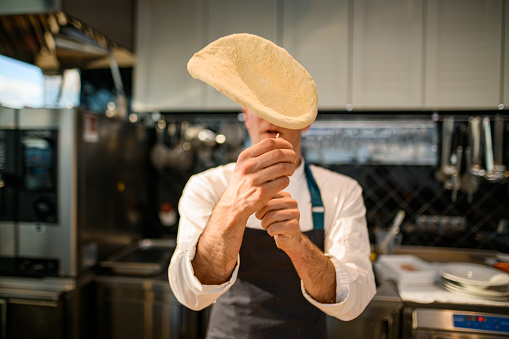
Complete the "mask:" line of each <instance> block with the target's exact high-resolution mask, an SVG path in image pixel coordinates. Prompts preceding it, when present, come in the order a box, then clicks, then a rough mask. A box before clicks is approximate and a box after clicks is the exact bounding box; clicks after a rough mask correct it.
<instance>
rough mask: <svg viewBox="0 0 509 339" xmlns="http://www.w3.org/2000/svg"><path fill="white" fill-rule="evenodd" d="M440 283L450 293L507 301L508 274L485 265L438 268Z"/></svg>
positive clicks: (446, 265)
mask: <svg viewBox="0 0 509 339" xmlns="http://www.w3.org/2000/svg"><path fill="white" fill-rule="evenodd" d="M440 283H441V284H442V286H443V287H444V288H445V289H446V290H448V291H451V292H454V293H462V294H466V295H471V296H476V297H479V298H483V299H489V300H495V301H509V274H508V273H506V272H504V271H501V270H498V269H496V268H492V267H489V266H485V265H479V264H470V263H448V264H443V265H441V266H440Z"/></svg>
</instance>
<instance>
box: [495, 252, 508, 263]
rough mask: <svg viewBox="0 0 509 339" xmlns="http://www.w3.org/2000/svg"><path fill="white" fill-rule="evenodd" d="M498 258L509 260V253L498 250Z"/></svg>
mask: <svg viewBox="0 0 509 339" xmlns="http://www.w3.org/2000/svg"><path fill="white" fill-rule="evenodd" d="M497 259H498V260H500V261H507V262H509V253H502V252H497Z"/></svg>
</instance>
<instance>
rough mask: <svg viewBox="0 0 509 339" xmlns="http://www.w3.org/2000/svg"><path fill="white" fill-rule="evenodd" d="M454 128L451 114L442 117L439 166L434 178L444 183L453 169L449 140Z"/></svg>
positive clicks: (450, 140)
mask: <svg viewBox="0 0 509 339" xmlns="http://www.w3.org/2000/svg"><path fill="white" fill-rule="evenodd" d="M453 128H454V118H453V117H451V116H446V117H444V122H443V126H442V160H441V166H440V168H439V169H438V171H437V172H436V173H435V178H436V179H437V180H438V181H440V182H443V183H445V182H446V181H448V180H449V179H450V177H451V175H452V172H453V171H454V166H451V163H450V161H451V142H452V132H453Z"/></svg>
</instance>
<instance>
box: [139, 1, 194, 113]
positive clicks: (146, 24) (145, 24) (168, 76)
mask: <svg viewBox="0 0 509 339" xmlns="http://www.w3.org/2000/svg"><path fill="white" fill-rule="evenodd" d="M136 19H137V25H136V41H135V54H136V57H137V61H136V66H135V67H134V88H133V91H134V94H133V96H134V98H133V109H134V110H135V111H138V112H151V111H157V110H160V111H169V110H197V109H201V108H202V107H203V103H202V101H201V100H202V98H201V92H200V83H199V81H198V80H195V79H193V78H192V77H191V76H190V75H189V73H188V71H187V62H188V61H189V59H190V58H191V56H192V55H193V54H194V53H195V52H196V51H198V50H199V49H200V48H201V47H202V45H203V43H202V40H203V39H202V30H203V28H202V27H203V26H202V1H201V0H143V1H138V11H137V18H136Z"/></svg>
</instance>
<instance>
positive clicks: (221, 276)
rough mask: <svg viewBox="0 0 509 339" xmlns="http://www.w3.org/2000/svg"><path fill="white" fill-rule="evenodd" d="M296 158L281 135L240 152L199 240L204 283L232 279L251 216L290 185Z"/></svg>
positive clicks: (197, 261) (198, 268)
mask: <svg viewBox="0 0 509 339" xmlns="http://www.w3.org/2000/svg"><path fill="white" fill-rule="evenodd" d="M296 159H297V156H296V154H295V152H294V151H293V147H292V145H291V144H290V143H289V142H288V141H286V140H283V139H281V138H279V139H266V140H263V141H261V142H259V143H258V144H255V145H253V146H251V147H249V148H247V149H245V150H244V151H243V152H242V153H241V154H240V155H239V158H238V161H237V164H236V166H235V170H234V171H233V176H232V178H231V180H230V182H229V184H228V186H227V188H226V191H225V192H224V193H223V195H222V196H221V198H220V199H219V202H218V203H217V204H216V206H215V208H214V210H213V211H212V215H211V216H210V219H209V221H208V223H207V226H206V227H205V229H204V231H203V233H202V234H201V236H200V239H199V240H198V245H197V249H196V254H195V257H194V259H193V261H192V265H193V269H194V273H195V276H196V277H197V278H198V280H200V282H201V283H202V284H205V285H219V284H222V283H224V282H225V281H228V279H229V278H230V277H231V274H232V272H233V270H234V268H235V264H236V262H237V256H238V254H239V250H240V245H241V243H242V237H243V235H244V229H245V227H246V223H247V220H248V218H249V216H250V215H252V214H253V213H255V212H256V211H257V210H259V209H260V208H262V207H263V206H264V205H265V204H266V203H267V202H268V201H269V200H270V199H271V198H272V197H273V196H274V195H275V194H276V193H277V192H279V191H280V190H282V189H284V188H285V187H287V186H288V184H289V183H290V179H289V178H288V177H289V176H290V175H292V174H293V172H294V170H295V162H296Z"/></svg>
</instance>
